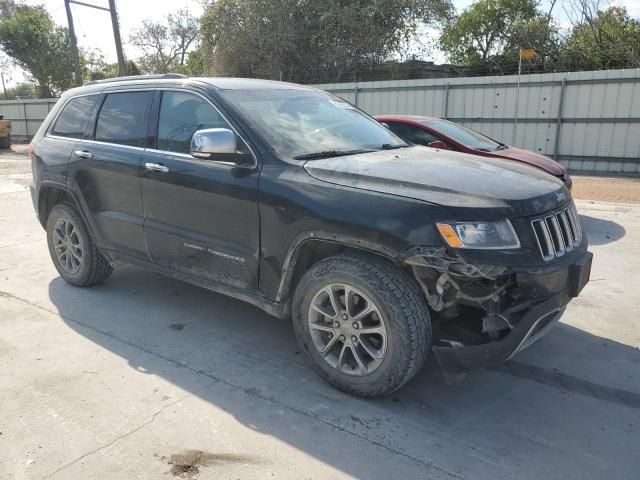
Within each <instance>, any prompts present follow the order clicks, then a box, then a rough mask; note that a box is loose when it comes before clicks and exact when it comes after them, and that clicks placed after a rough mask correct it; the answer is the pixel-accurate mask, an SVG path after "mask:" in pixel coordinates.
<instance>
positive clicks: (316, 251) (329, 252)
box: [275, 232, 402, 315]
mask: <svg viewBox="0 0 640 480" xmlns="http://www.w3.org/2000/svg"><path fill="white" fill-rule="evenodd" d="M344 252H354V253H361V254H362V253H364V254H369V255H374V256H376V257H378V258H382V259H384V260H385V261H387V262H389V263H393V264H394V265H396V266H398V267H399V268H402V262H401V261H400V254H399V253H398V252H396V251H395V250H393V249H391V248H389V247H386V246H384V245H381V244H378V243H374V242H370V241H368V240H363V239H362V238H355V237H350V236H345V235H340V234H331V233H327V232H305V233H303V234H301V235H299V236H298V237H297V238H296V239H295V240H294V241H293V242H292V244H291V246H290V247H289V251H288V252H287V255H286V257H285V261H284V263H283V267H282V276H281V279H280V285H279V288H278V292H277V294H276V299H275V300H276V302H278V303H280V304H281V305H282V306H283V310H284V312H285V314H286V315H289V314H290V312H291V299H292V298H293V293H294V291H295V288H296V285H297V282H298V280H300V278H301V277H302V275H304V273H305V272H306V271H307V270H308V269H309V268H310V267H311V266H312V265H313V264H315V263H317V262H319V261H320V260H322V259H324V258H327V257H330V256H333V255H337V254H338V253H344Z"/></svg>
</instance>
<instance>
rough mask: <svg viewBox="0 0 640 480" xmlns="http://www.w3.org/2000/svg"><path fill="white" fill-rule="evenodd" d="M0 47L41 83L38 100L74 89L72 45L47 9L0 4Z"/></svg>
mask: <svg viewBox="0 0 640 480" xmlns="http://www.w3.org/2000/svg"><path fill="white" fill-rule="evenodd" d="M0 12H1V13H2V16H1V17H0V46H1V47H2V49H3V50H4V52H5V53H6V54H7V55H9V56H10V57H12V59H13V61H14V62H15V63H16V64H17V65H18V66H19V67H21V68H23V69H24V70H26V71H27V72H29V73H30V74H31V76H32V77H33V78H34V79H35V80H36V82H37V83H38V96H40V97H49V96H52V95H53V94H55V93H59V92H61V91H63V90H65V89H67V88H69V87H71V86H72V85H73V74H72V72H73V62H72V58H73V56H72V54H71V42H70V39H69V32H68V31H67V29H66V28H61V27H58V26H56V25H55V23H54V22H53V20H52V19H51V17H50V16H49V14H48V13H47V11H46V10H45V9H44V7H31V6H27V5H22V4H15V3H13V2H4V3H3V4H0Z"/></svg>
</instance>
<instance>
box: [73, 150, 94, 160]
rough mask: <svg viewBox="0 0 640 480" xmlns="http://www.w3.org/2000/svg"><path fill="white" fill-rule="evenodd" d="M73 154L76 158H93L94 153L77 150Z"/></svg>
mask: <svg viewBox="0 0 640 480" xmlns="http://www.w3.org/2000/svg"><path fill="white" fill-rule="evenodd" d="M73 154H74V155H75V156H76V157H82V158H93V153H91V152H89V151H87V150H75V151H74V152H73Z"/></svg>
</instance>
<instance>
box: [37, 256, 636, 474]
mask: <svg viewBox="0 0 640 480" xmlns="http://www.w3.org/2000/svg"><path fill="white" fill-rule="evenodd" d="M49 297H50V299H51V301H52V302H53V304H54V305H55V306H56V307H57V309H58V311H59V313H60V316H61V317H62V319H63V320H64V321H65V322H66V324H67V325H68V326H69V327H70V328H71V329H73V330H75V331H77V332H78V333H80V334H81V335H83V336H85V337H86V338H88V339H89V340H91V341H93V342H95V343H96V344H98V345H99V346H101V347H102V348H104V349H106V350H108V351H110V352H113V353H114V354H116V355H118V356H120V357H121V358H123V359H125V360H126V361H127V362H128V364H129V365H130V366H131V368H133V369H136V370H138V371H142V372H146V373H148V374H154V375H157V376H160V377H162V378H164V379H166V380H167V381H170V382H172V383H173V384H175V385H177V386H179V387H180V388H182V389H184V390H186V391H187V392H191V393H192V394H193V395H196V396H198V397H200V398H202V399H203V400H205V401H207V402H209V403H210V404H212V405H215V406H216V407H219V408H222V409H224V410H226V411H227V412H229V413H230V414H232V415H233V416H234V417H235V418H236V419H237V421H238V422H241V423H242V424H243V425H246V426H248V427H250V428H252V429H254V430H256V431H260V432H263V433H264V434H267V435H270V436H272V437H275V438H277V439H279V440H281V441H283V442H286V443H288V444H290V445H293V446H294V447H295V448H296V449H299V450H301V451H304V452H305V453H307V454H308V455H311V456H313V457H315V458H317V459H319V460H321V461H322V462H325V463H326V464H329V465H332V466H333V467H334V468H336V469H339V470H341V471H343V472H345V473H347V474H349V475H352V476H354V477H357V478H395V475H396V473H394V472H392V471H389V470H388V468H389V467H388V466H386V465H385V462H384V460H383V459H381V458H372V457H371V454H365V453H362V452H361V453H357V452H352V453H351V454H350V453H349V449H348V448H347V447H348V444H349V442H354V441H358V442H360V441H366V442H369V444H370V445H372V446H375V447H376V448H383V449H385V450H386V452H385V454H386V453H389V454H390V455H401V456H404V457H406V461H407V462H409V463H411V462H414V463H415V462H418V464H419V466H422V467H424V469H425V476H424V478H427V477H429V478H431V477H437V478H507V477H509V478H515V477H517V478H560V477H563V476H565V477H566V478H603V476H604V475H605V474H609V475H613V476H614V477H617V478H625V477H626V478H631V475H630V472H633V471H635V472H636V473H637V471H639V470H638V468H640V461H639V459H638V457H637V455H634V454H633V452H634V450H635V446H637V444H638V441H639V440H640V436H639V435H638V433H637V431H636V430H633V431H632V430H631V429H630V426H631V424H632V423H633V424H634V425H636V426H637V424H638V418H640V387H639V384H640V378H639V377H638V373H637V372H638V365H639V364H640V362H639V361H638V351H637V350H636V349H635V348H632V347H629V346H626V345H622V344H619V343H616V342H612V341H609V340H606V341H605V340H603V339H601V338H599V337H596V336H593V335H591V334H589V333H587V332H585V331H582V330H580V329H577V328H574V327H571V326H569V325H566V324H559V325H558V326H557V327H556V328H555V330H554V331H553V332H552V333H551V334H550V335H549V336H547V337H545V338H544V339H542V340H541V341H540V342H538V343H537V344H536V345H533V346H532V347H530V348H529V349H528V350H526V351H525V352H523V353H522V354H521V355H520V356H519V357H518V358H517V360H516V361H512V362H509V363H507V364H505V365H502V366H500V367H497V368H496V369H492V370H482V371H478V372H474V373H472V374H470V375H469V376H468V377H467V379H466V380H465V381H464V382H462V383H458V384H455V385H452V386H447V385H446V384H445V383H444V381H443V379H442V377H441V375H440V373H439V372H438V370H437V368H436V367H435V362H434V361H433V359H431V361H430V362H428V364H427V366H426V367H425V368H423V370H422V371H421V372H420V373H419V374H418V375H417V376H416V377H415V378H414V379H413V380H412V381H411V382H409V383H408V384H407V385H406V386H405V387H404V388H402V389H401V390H399V391H398V392H397V393H395V394H393V395H392V396H390V397H388V398H385V399H381V400H364V399H359V398H355V397H351V396H349V395H345V394H343V393H341V392H339V391H337V390H335V389H333V388H331V387H330V386H328V385H327V384H325V383H324V382H322V381H321V380H320V379H319V378H318V377H317V376H316V375H315V374H314V373H313V371H312V370H311V368H310V366H309V364H308V363H307V361H306V359H305V358H304V355H303V354H301V352H300V349H299V347H298V345H297V343H296V341H295V339H294V335H293V331H292V327H291V324H290V322H288V321H284V320H278V319H276V318H273V317H270V316H268V315H266V314H265V313H263V312H262V311H260V310H258V309H256V308H254V307H252V306H250V305H248V304H245V303H243V302H240V301H237V300H234V299H231V298H228V297H225V296H222V295H218V294H215V293H212V292H209V291H207V290H204V289H200V288H198V287H195V286H192V285H189V284H185V283H182V282H179V281H176V280H173V279H169V278H165V277H162V276H160V275H157V274H155V273H151V272H148V271H144V270H141V269H138V268H136V267H132V266H122V267H120V268H117V269H116V271H115V272H114V274H113V276H112V277H111V278H110V279H109V280H108V281H107V282H106V283H105V284H104V285H102V286H99V287H94V288H91V289H77V288H74V287H71V286H69V285H67V284H66V283H65V282H64V281H63V280H62V279H60V278H56V279H55V280H53V281H51V283H50V284H49ZM563 365H565V366H566V368H564V367H563V368H558V367H562V366H563ZM603 365H606V368H615V367H620V368H621V369H622V368H630V367H633V366H635V371H634V370H632V371H634V373H633V375H635V377H633V378H631V379H629V378H626V379H625V382H626V383H625V385H627V387H625V388H623V384H619V385H618V384H615V382H613V381H612V383H608V384H607V385H603V384H601V382H602V378H607V375H606V374H604V373H603ZM594 372H595V373H594ZM601 373H602V375H600V374H601ZM592 374H593V375H595V376H594V377H593V378H590V377H589V376H590V375H592ZM611 377H612V378H613V376H611ZM203 379H209V380H211V386H210V387H209V388H205V389H203V388H202V384H203ZM630 389H631V390H630ZM634 389H635V390H634ZM273 408H275V409H277V410H282V411H285V412H286V413H287V416H285V417H280V419H277V418H276V419H275V420H274V416H273V415H269V414H268V413H267V411H268V410H270V409H273ZM615 412H617V413H615ZM296 419H297V420H304V421H295V420H296ZM322 428H329V429H332V430H333V431H334V432H336V433H339V434H344V435H345V437H344V438H345V443H346V444H336V443H331V442H322V441H318V431H319V430H321V429H322ZM605 428H606V429H607V431H606V432H604V429H605ZM185 447H189V448H191V447H195V448H202V449H206V448H207V446H206V445H188V446H185ZM432 468H433V469H435V470H434V471H433V475H430V474H428V470H429V469H432ZM301 473H302V472H301ZM307 473H308V472H307ZM436 474H437V475H436Z"/></svg>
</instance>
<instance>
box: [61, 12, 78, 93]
mask: <svg viewBox="0 0 640 480" xmlns="http://www.w3.org/2000/svg"><path fill="white" fill-rule="evenodd" d="M64 8H65V9H66V10H67V23H68V25H69V35H70V36H71V54H72V55H73V68H74V72H75V75H76V85H82V72H81V71H80V56H79V55H78V39H77V38H76V29H75V27H74V25H73V15H72V14H71V5H70V4H69V0H64Z"/></svg>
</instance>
